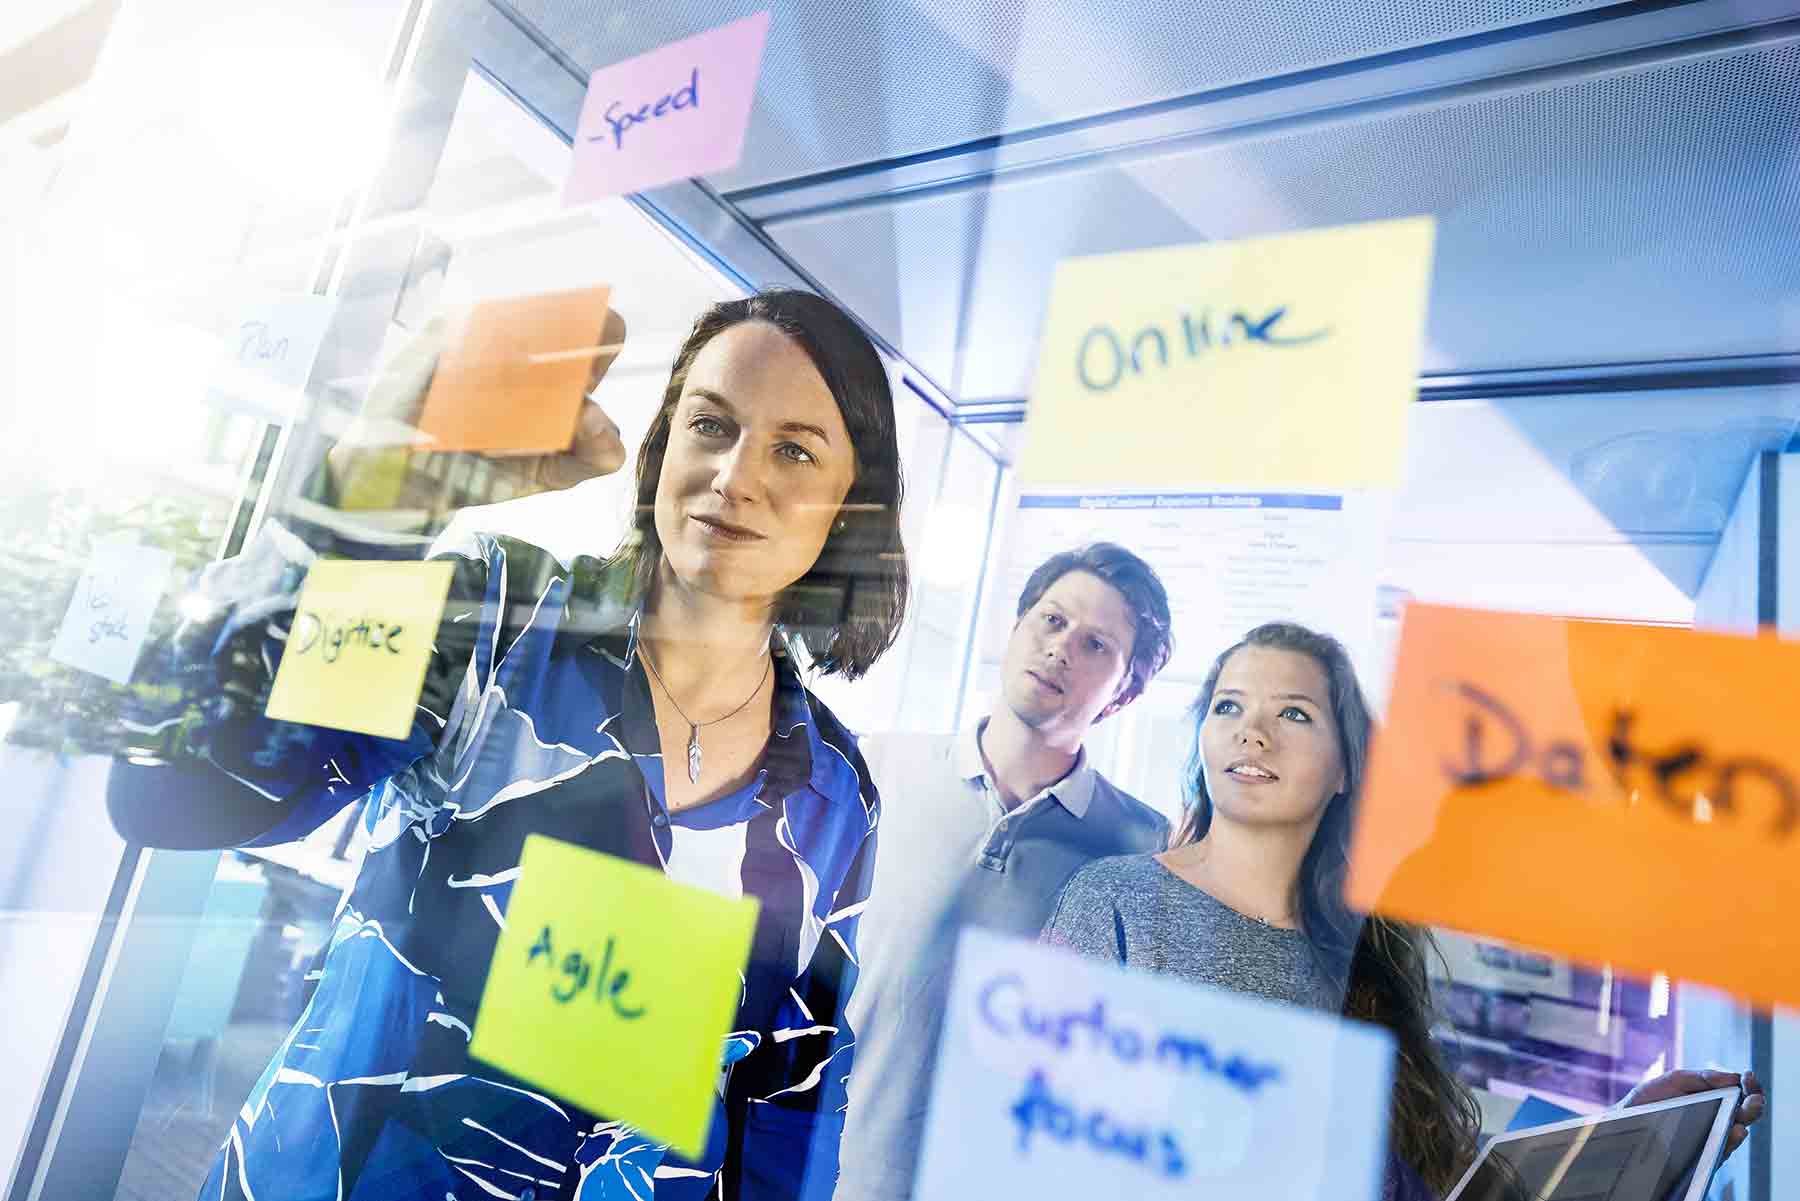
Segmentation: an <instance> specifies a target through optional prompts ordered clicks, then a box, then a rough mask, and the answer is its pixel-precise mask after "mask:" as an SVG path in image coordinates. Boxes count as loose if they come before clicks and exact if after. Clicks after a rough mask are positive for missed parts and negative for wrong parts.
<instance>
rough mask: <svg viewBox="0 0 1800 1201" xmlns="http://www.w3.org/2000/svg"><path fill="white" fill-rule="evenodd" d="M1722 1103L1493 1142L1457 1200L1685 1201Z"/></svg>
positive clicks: (1701, 1167) (1701, 1169) (1625, 1116)
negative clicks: (1494, 1143)
mask: <svg viewBox="0 0 1800 1201" xmlns="http://www.w3.org/2000/svg"><path fill="white" fill-rule="evenodd" d="M1722 1104H1724V1102H1723V1101H1714V1102H1712V1103H1711V1104H1707V1105H1681V1106H1677V1107H1675V1108H1672V1109H1660V1110H1655V1111H1652V1112H1650V1113H1643V1114H1630V1113H1626V1114H1622V1115H1620V1116H1618V1117H1615V1118H1609V1119H1607V1120H1606V1121H1603V1122H1597V1123H1595V1124H1593V1125H1590V1126H1583V1127H1580V1128H1579V1129H1575V1130H1557V1131H1552V1132H1547V1133H1545V1134H1541V1135H1536V1136H1532V1135H1527V1136H1525V1137H1523V1138H1519V1139H1516V1140H1507V1141H1506V1142H1502V1143H1498V1144H1496V1145H1495V1146H1494V1147H1493V1148H1492V1149H1491V1150H1489V1152H1488V1155H1487V1158H1486V1159H1485V1160H1484V1161H1483V1162H1482V1164H1481V1167H1480V1168H1479V1169H1477V1170H1476V1172H1475V1175H1474V1176H1473V1177H1471V1178H1470V1179H1469V1183H1468V1187H1466V1188H1464V1189H1463V1190H1462V1192H1461V1193H1459V1194H1458V1195H1457V1201H1683V1199H1684V1198H1686V1197H1687V1195H1688V1190H1689V1189H1690V1188H1692V1186H1693V1183H1694V1176H1695V1173H1697V1172H1704V1171H1707V1170H1709V1169H1710V1168H1711V1167H1712V1165H1711V1164H1709V1163H1708V1164H1703V1163H1701V1162H1700V1156H1701V1153H1702V1152H1703V1151H1704V1150H1705V1149H1706V1136H1707V1134H1708V1133H1710V1132H1711V1130H1712V1125H1713V1120H1714V1119H1715V1118H1716V1117H1717V1116H1718V1113H1719V1106H1720V1105H1722Z"/></svg>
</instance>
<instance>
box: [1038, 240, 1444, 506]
mask: <svg viewBox="0 0 1800 1201" xmlns="http://www.w3.org/2000/svg"><path fill="white" fill-rule="evenodd" d="M1433 229H1434V225H1433V221H1432V219H1431V218H1429V217H1415V218H1408V219H1405V220H1400V221H1382V222H1375V223H1372V224H1367V225H1353V226H1343V227H1340V228H1336V229H1321V230H1307V231H1304V232H1301V233H1291V234H1282V235H1279V236H1276V237H1268V238H1253V239H1248V240H1245V241H1240V242H1220V243H1208V244H1201V245H1195V246H1177V247H1172V248H1169V249H1166V250H1146V251H1133V252H1130V253H1126V254H1113V255H1101V256H1095V257H1090V258H1078V259H1069V260H1067V261H1065V262H1063V263H1061V264H1059V265H1058V267H1057V269H1056V277H1055V280H1054V281H1053V283H1052V285H1051V293H1050V307H1049V313H1048V315H1047V316H1046V318H1045V322H1044V331H1043V336H1042V338H1041V339H1040V345H1039V357H1038V367H1037V376H1036V383H1035V385H1034V386H1033V389H1032V394H1031V405H1030V408H1029V410H1028V415H1027V418H1026V423H1025V443H1024V447H1023V449H1022V450H1021V452H1020V456H1019V464H1018V473H1019V480H1020V483H1021V486H1022V487H1024V488H1026V489H1029V490H1039V489H1047V488H1070V489H1081V488H1089V487H1092V486H1095V485H1113V484H1118V483H1121V482H1123V481H1130V482H1131V483H1132V484H1134V485H1135V486H1136V487H1138V488H1140V489H1175V488H1180V487H1183V486H1192V485H1204V486H1206V487H1226V488H1245V489H1270V490H1293V489H1310V488H1318V487H1327V488H1334V489H1343V488H1369V487H1392V486H1394V485H1395V484H1396V483H1398V481H1399V478H1400V469H1401V461H1402V445H1403V442H1402V439H1403V435H1404V433H1405V421H1406V406H1407V405H1408V404H1409V403H1410V402H1411V401H1412V399H1413V395H1414V392H1415V391H1416V388H1417V377H1418V371H1419V355H1420V349H1419V348H1420V339H1421V335H1422V334H1423V332H1424V325H1425V310H1426V298H1427V285H1428V282H1429V279H1430V274H1431V249H1432V239H1433Z"/></svg>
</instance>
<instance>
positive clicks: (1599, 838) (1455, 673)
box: [1345, 603, 1800, 1005]
mask: <svg viewBox="0 0 1800 1201" xmlns="http://www.w3.org/2000/svg"><path fill="white" fill-rule="evenodd" d="M1797 677H1800V644H1797V643H1794V642H1792V641H1790V640H1787V639H1781V638H1776V637H1773V636H1767V635H1764V636H1749V635H1741V634H1725V633H1716V632H1710V631H1702V630H1688V629H1674V628H1667V627H1659V626H1642V625H1631V624H1628V623H1623V622H1605V621H1577V620H1568V619H1563V618H1556V617H1547V616H1541V615H1536V614H1526V613H1509V612H1502V611H1490V610H1480V609H1463V608H1456V607H1452V606H1446V605H1433V604H1424V603H1414V604H1410V605H1408V606H1407V610H1406V616H1405V621H1404V622H1403V624H1402V626H1401V632H1400V646H1399V650H1398V652H1397V654H1396V656H1395V667H1394V676H1393V686H1392V688H1391V690H1390V693H1389V697H1388V706H1387V720H1386V721H1385V722H1384V723H1383V727H1382V730H1381V732H1380V734H1379V735H1378V736H1377V738H1376V739H1375V742H1374V750H1373V754H1372V755H1371V758H1370V764H1369V774H1368V778H1367V781H1366V783H1365V785H1364V788H1363V797H1362V803H1361V806H1360V808H1359V811H1358V813H1357V818H1356V830H1355V835H1354V837H1353V840H1352V845H1351V854H1350V870H1349V873H1348V876H1347V879H1346V884H1345V892H1346V896H1347V898H1348V899H1349V901H1350V903H1351V905H1352V906H1354V907H1356V908H1358V909H1363V910H1368V911H1373V912H1378V913H1383V914H1386V915H1388V916H1391V917H1396V918H1401V919H1404V920H1407V921H1416V922H1430V923H1435V924H1439V925H1445V926H1451V927H1454V928H1456V929H1459V930H1467V931H1470V932H1471V933H1475V934H1481V935H1487V936H1490V937H1493V938H1496V939H1502V940H1505V941H1507V942H1512V943H1518V944H1523V945H1525V946H1529V947H1532V948H1534V949H1536V950H1539V951H1542V952H1546V953H1550V954H1555V955H1558V956H1561V957H1565V958H1569V959H1573V960H1577V961H1580V962H1586V963H1594V964H1599V963H1608V964H1611V965H1612V966H1613V968H1614V970H1617V971H1629V972H1632V973H1634V974H1642V975H1649V974H1650V973H1652V972H1666V973H1668V974H1669V975H1670V976H1674V977H1679V978H1682V979H1687V980H1692V981H1695V982H1698V983H1703V984H1708V985H1711V986H1713V987H1715V988H1722V989H1726V990H1728V991H1730V992H1732V993H1735V994H1737V995H1738V996H1740V997H1742V998H1745V999H1747V1000H1749V1001H1753V1002H1758V1003H1762V1004H1790V1005H1791V1004H1794V1003H1796V1002H1800V927H1796V925H1795V924H1794V922H1793V920H1792V918H1793V911H1794V906H1795V904H1796V903H1800V873H1796V872H1795V871H1794V852H1795V847H1796V840H1795V835H1796V832H1797V831H1800V747H1797V746H1796V743H1795V740H1794V737H1793V728H1792V727H1793V721H1792V705H1791V704H1790V703H1789V702H1790V699H1791V698H1790V696H1789V693H1790V692H1791V691H1792V683H1791V682H1792V681H1793V680H1794V679H1795V678H1797ZM1521 871H1525V872H1529V873H1530V877H1531V886H1530V887H1529V888H1521V887H1520V886H1519V880H1520V875H1519V873H1520V872H1521ZM1746 881H1754V882H1755V886H1754V887H1746V885H1745V882H1746Z"/></svg>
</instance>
